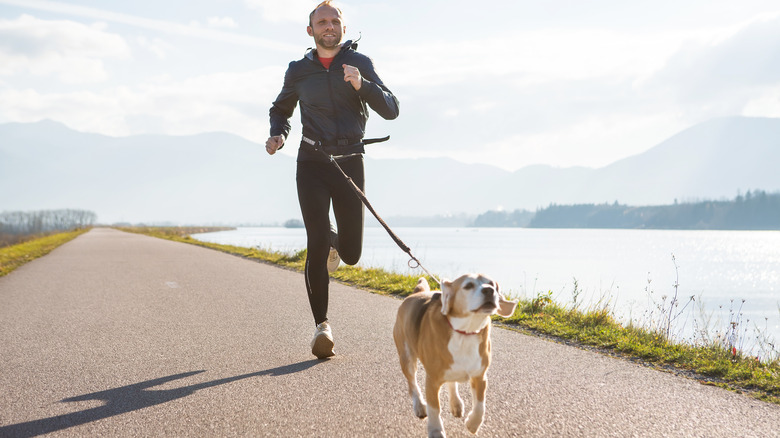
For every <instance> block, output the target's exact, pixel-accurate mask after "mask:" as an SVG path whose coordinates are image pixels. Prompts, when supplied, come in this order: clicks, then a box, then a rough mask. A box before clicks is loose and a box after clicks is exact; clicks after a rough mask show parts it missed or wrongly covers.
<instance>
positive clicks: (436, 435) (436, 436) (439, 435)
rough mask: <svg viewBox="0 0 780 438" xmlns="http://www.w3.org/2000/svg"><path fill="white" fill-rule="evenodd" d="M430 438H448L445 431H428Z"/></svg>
mask: <svg viewBox="0 0 780 438" xmlns="http://www.w3.org/2000/svg"><path fill="white" fill-rule="evenodd" d="M428 438H447V435H445V434H444V430H443V429H434V430H428Z"/></svg>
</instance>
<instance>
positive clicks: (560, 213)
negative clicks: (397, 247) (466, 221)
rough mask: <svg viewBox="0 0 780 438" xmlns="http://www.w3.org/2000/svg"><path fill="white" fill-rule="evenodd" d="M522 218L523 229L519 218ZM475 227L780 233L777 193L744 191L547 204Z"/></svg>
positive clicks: (492, 216) (486, 218)
mask: <svg viewBox="0 0 780 438" xmlns="http://www.w3.org/2000/svg"><path fill="white" fill-rule="evenodd" d="M524 218H528V220H527V221H526V222H525V224H524V225H522V224H521V225H516V224H520V223H522V222H523V221H522V220H521V219H524ZM474 225H475V226H482V227H502V226H522V227H528V228H635V229H642V228H644V229H682V230H780V193H767V192H765V191H762V190H756V191H753V192H750V191H748V192H747V193H745V194H744V195H738V196H737V197H736V198H734V199H733V200H727V201H698V202H687V203H677V202H676V201H675V203H674V205H661V206H646V207H632V206H628V205H622V204H618V203H617V202H615V203H612V204H575V205H556V204H551V205H550V206H548V207H546V208H542V209H539V210H537V211H536V213H531V212H528V211H525V210H516V211H515V212H512V213H507V212H488V213H485V214H482V215H480V216H478V217H477V219H476V220H475V221H474Z"/></svg>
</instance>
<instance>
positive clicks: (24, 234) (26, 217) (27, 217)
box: [0, 209, 97, 246]
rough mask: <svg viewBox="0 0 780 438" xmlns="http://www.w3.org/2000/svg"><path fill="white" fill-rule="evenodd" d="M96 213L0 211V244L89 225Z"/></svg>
mask: <svg viewBox="0 0 780 438" xmlns="http://www.w3.org/2000/svg"><path fill="white" fill-rule="evenodd" d="M96 221H97V215H96V214H95V213H93V212H91V211H86V210H70V209H66V210H40V211H9V212H3V213H0V246H6V245H12V244H15V243H18V242H21V241H24V240H26V239H28V238H29V237H30V236H37V235H45V234H50V233H55V232H60V231H70V230H75V229H80V228H86V227H91V226H92V225H94V224H95V222H96Z"/></svg>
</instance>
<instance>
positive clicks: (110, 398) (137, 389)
mask: <svg viewBox="0 0 780 438" xmlns="http://www.w3.org/2000/svg"><path fill="white" fill-rule="evenodd" d="M318 363H322V361H319V360H316V359H312V360H308V361H304V362H299V363H295V364H291V365H285V366H281V367H277V368H271V369H268V370H265V371H258V372H255V373H249V374H242V375H240V376H235V377H226V378H224V379H217V380H212V381H210V382H203V383H197V384H194V385H189V386H183V387H181V388H175V389H164V390H153V389H149V388H152V387H155V386H159V385H162V384H164V383H168V382H171V381H174V380H179V379H184V378H187V377H190V376H194V375H196V374H200V373H203V372H205V370H200V371H190V372H187V373H181V374H174V375H171V376H167V377H161V378H159V379H153V380H147V381H145V382H141V383H136V384H133V385H128V386H122V387H120V388H114V389H109V390H106V391H100V392H94V393H92V394H85V395H79V396H76V397H69V398H66V399H63V400H61V402H63V403H64V402H79V401H87V400H102V401H104V402H105V404H104V405H103V406H99V407H96V408H91V409H86V410H83V411H78V412H72V413H70V414H63V415H58V416H56V417H50V418H43V419H40V420H33V421H28V422H25V423H19V424H12V425H9V426H0V436H8V437H31V436H36V435H42V434H46V433H51V432H55V431H58V430H63V429H67V428H69V427H74V426H79V425H82V424H86V423H90V422H93V421H98V420H102V419H104V418H109V417H113V416H116V415H121V414H125V413H128V412H132V411H137V410H139V409H143V408H148V407H150V406H155V405H160V404H163V403H167V402H169V401H172V400H176V399H180V398H183V397H187V396H189V395H192V394H194V393H195V392H196V391H198V390H200V389H206V388H211V387H214V386H219V385H224V384H226V383H231V382H235V381H238V380H243V379H249V378H252V377H260V376H284V375H287V374H294V373H297V372H301V371H305V370H307V369H309V368H311V367H313V366H314V365H317V364H318Z"/></svg>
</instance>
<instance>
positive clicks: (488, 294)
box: [482, 285, 496, 298]
mask: <svg viewBox="0 0 780 438" xmlns="http://www.w3.org/2000/svg"><path fill="white" fill-rule="evenodd" d="M482 295H484V296H485V298H493V297H494V296H495V295H496V289H495V288H494V287H493V286H490V285H487V286H482Z"/></svg>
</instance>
